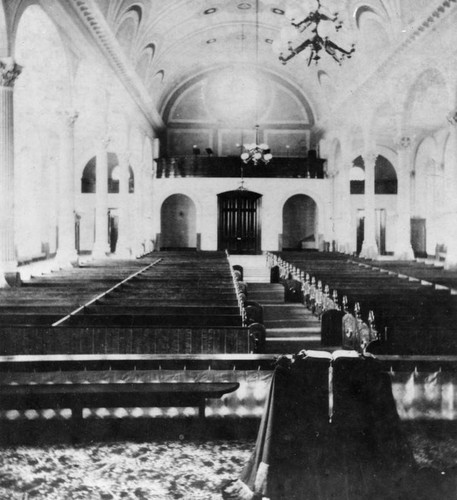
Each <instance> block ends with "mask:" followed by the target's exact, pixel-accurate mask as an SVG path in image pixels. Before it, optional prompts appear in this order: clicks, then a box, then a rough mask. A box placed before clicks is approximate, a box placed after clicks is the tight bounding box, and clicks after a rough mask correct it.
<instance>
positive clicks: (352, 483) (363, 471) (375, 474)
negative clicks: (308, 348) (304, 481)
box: [327, 353, 415, 500]
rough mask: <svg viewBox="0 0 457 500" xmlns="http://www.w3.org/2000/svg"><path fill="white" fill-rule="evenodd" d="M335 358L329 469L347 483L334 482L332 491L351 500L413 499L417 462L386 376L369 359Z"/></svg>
mask: <svg viewBox="0 0 457 500" xmlns="http://www.w3.org/2000/svg"><path fill="white" fill-rule="evenodd" d="M334 356H335V359H334V361H333V366H332V370H333V384H332V386H333V413H332V426H331V440H332V442H334V443H335V446H334V447H333V450H332V449H331V448H329V454H328V458H329V462H328V470H329V471H330V472H331V474H330V475H331V476H332V477H335V478H337V477H344V479H345V480H344V481H339V482H338V481H336V484H335V485H334V487H335V491H336V490H337V489H339V490H340V494H341V498H350V499H351V500H365V499H366V498H370V499H372V500H374V499H380V500H381V499H382V500H384V499H390V498H402V499H407V498H408V499H409V498H411V497H410V496H409V494H410V491H409V490H410V485H411V478H412V475H411V474H412V472H413V471H414V468H415V461H414V458H413V454H412V451H411V448H410V446H409V443H408V442H407V440H406V437H405V436H404V435H403V432H402V430H401V427H400V418H399V416H398V413H397V409H396V405H395V400H394V398H393V394H392V386H391V381H390V377H389V375H388V374H387V373H385V372H383V371H382V368H381V363H380V362H379V361H378V360H376V359H375V358H374V357H372V356H366V357H364V356H358V357H338V355H337V354H336V353H334ZM338 483H339V484H338ZM328 489H329V488H327V490H328ZM330 489H331V490H333V488H330ZM396 495H397V496H396Z"/></svg>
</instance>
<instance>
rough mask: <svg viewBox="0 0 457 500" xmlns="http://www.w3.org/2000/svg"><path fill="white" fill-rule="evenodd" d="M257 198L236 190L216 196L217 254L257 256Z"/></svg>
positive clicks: (248, 192) (258, 246)
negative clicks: (219, 251) (222, 252)
mask: <svg viewBox="0 0 457 500" xmlns="http://www.w3.org/2000/svg"><path fill="white" fill-rule="evenodd" d="M261 198H262V195H261V194H258V193H253V192H251V191H243V190H238V189H237V190H236V191H227V192H225V193H221V194H218V195H217V199H218V214H219V216H218V238H217V242H218V243H217V246H218V249H219V250H228V251H229V252H230V253H238V254H255V253H257V252H260V250H261V248H260V236H261V233H260V231H261V227H260V217H259V215H260V214H259V212H260V201H261Z"/></svg>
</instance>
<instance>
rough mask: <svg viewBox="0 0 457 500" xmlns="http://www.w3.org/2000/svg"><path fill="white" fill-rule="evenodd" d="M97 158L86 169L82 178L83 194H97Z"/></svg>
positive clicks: (87, 164) (91, 160) (90, 161)
mask: <svg viewBox="0 0 457 500" xmlns="http://www.w3.org/2000/svg"><path fill="white" fill-rule="evenodd" d="M95 165H96V158H95V156H94V157H93V158H91V159H90V160H89V161H88V162H87V163H86V166H85V167H84V170H83V175H82V177H81V193H95V192H96V181H97V171H96V167H95Z"/></svg>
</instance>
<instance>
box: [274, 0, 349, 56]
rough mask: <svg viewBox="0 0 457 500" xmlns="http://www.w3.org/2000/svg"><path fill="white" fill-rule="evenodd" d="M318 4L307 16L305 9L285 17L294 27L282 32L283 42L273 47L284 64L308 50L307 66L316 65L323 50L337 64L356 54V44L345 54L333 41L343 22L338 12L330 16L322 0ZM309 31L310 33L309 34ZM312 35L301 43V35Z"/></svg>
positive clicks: (280, 40) (286, 28)
mask: <svg viewBox="0 0 457 500" xmlns="http://www.w3.org/2000/svg"><path fill="white" fill-rule="evenodd" d="M315 1H316V2H317V9H315V10H311V11H310V12H308V13H306V12H303V11H302V9H298V8H292V9H289V10H286V13H285V15H286V17H287V18H288V19H289V20H290V23H291V26H288V27H285V28H283V29H282V30H281V34H280V39H278V40H275V42H274V43H273V50H275V51H276V52H278V53H279V60H280V61H281V62H282V64H286V63H287V61H289V60H290V59H292V58H293V57H295V56H296V55H297V54H299V53H300V52H303V51H304V50H306V49H307V48H309V49H310V54H309V57H308V66H309V65H310V64H311V61H314V62H315V63H316V64H317V62H318V61H319V59H320V58H321V56H320V52H321V51H322V50H324V51H325V52H326V53H327V54H329V55H330V56H332V58H333V59H334V60H335V61H336V62H337V63H338V64H341V62H342V61H343V60H344V59H346V58H347V59H350V57H351V55H352V54H353V52H354V51H355V46H354V44H352V45H351V48H350V49H349V50H345V49H343V48H342V47H340V46H339V45H337V44H336V43H335V42H332V40H331V39H330V36H331V34H332V33H333V34H334V33H335V32H338V31H340V29H341V28H342V26H343V22H342V21H341V20H340V19H339V18H338V12H335V13H334V14H333V15H332V14H330V13H329V12H328V11H327V10H326V9H325V7H324V6H323V5H322V3H321V0H315ZM308 28H309V30H308ZM307 30H308V32H311V34H312V35H311V36H310V37H309V38H307V39H305V40H304V41H301V40H300V35H301V34H302V33H304V32H305V31H307Z"/></svg>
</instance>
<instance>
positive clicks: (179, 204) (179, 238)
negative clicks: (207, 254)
mask: <svg viewBox="0 0 457 500" xmlns="http://www.w3.org/2000/svg"><path fill="white" fill-rule="evenodd" d="M160 227H161V229H160V232H161V242H160V247H161V248H162V249H184V248H196V247H197V209H196V206H195V203H194V202H193V200H192V198H190V197H189V196H187V195H185V194H172V195H170V196H168V198H166V199H165V200H164V201H163V203H162V206H161V209H160Z"/></svg>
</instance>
